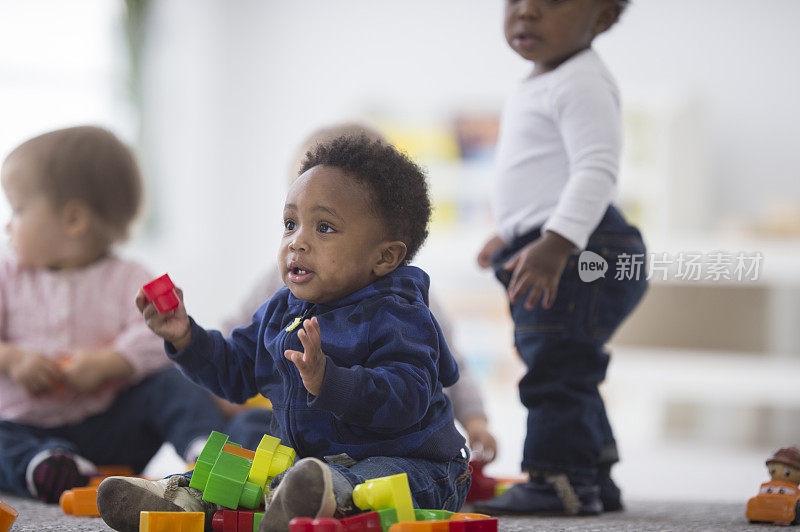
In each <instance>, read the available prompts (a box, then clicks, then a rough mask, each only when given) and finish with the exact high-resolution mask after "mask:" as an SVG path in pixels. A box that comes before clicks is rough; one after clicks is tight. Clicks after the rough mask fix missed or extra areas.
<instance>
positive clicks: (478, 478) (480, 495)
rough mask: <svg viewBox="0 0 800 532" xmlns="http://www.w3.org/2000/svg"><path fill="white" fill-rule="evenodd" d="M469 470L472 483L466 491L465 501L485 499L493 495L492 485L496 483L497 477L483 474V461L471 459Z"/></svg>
mask: <svg viewBox="0 0 800 532" xmlns="http://www.w3.org/2000/svg"><path fill="white" fill-rule="evenodd" d="M469 470H470V474H471V476H472V484H471V485H470V487H469V491H468V492H467V502H472V501H485V500H487V499H491V498H492V497H494V487H495V486H496V485H497V479H494V478H492V477H487V476H486V475H484V474H483V463H482V462H478V461H477V460H471V461H470V463H469Z"/></svg>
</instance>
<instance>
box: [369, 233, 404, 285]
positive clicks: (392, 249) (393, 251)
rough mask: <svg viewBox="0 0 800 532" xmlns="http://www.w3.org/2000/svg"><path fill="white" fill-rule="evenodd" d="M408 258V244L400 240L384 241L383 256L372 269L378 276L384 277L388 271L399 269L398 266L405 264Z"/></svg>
mask: <svg viewBox="0 0 800 532" xmlns="http://www.w3.org/2000/svg"><path fill="white" fill-rule="evenodd" d="M405 258H406V245H405V243H404V242H401V241H400V240H395V241H392V242H384V243H382V244H381V256H380V258H379V259H378V262H376V263H375V266H374V267H373V268H372V271H373V272H374V273H375V275H377V276H378V277H383V276H384V275H386V274H387V273H391V272H393V271H394V270H396V269H397V267H398V266H400V265H401V264H403V260H404V259H405Z"/></svg>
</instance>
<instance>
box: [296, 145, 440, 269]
mask: <svg viewBox="0 0 800 532" xmlns="http://www.w3.org/2000/svg"><path fill="white" fill-rule="evenodd" d="M321 165H322V166H332V167H335V168H340V169H341V170H343V171H344V172H346V173H347V174H349V175H350V176H352V177H353V178H354V179H356V181H358V182H359V183H362V184H364V185H366V186H367V187H369V189H371V190H372V206H373V211H374V213H375V215H377V216H379V217H380V218H381V219H383V221H384V225H385V226H386V231H387V232H388V234H389V238H391V239H392V240H400V241H402V242H403V243H404V244H405V245H406V256H405V259H404V261H403V263H404V264H408V263H409V262H410V261H411V260H412V259H413V258H414V255H416V253H417V251H418V250H419V248H420V247H421V246H422V244H423V242H425V238H427V236H428V221H429V220H430V217H431V202H430V198H429V197H428V184H427V182H426V180H425V172H423V171H422V169H421V168H420V167H419V166H418V165H417V164H416V163H414V162H413V161H412V160H411V159H410V158H409V157H408V156H406V155H405V154H403V153H400V152H399V151H397V149H395V148H394V147H393V146H391V145H389V144H386V143H384V142H382V141H380V140H372V139H370V138H368V137H367V136H366V135H360V136H357V137H356V136H342V137H339V138H336V139H334V140H332V141H330V142H326V143H323V144H320V145H318V146H317V147H316V148H315V149H314V150H313V151H309V152H308V153H306V158H305V160H304V161H303V163H302V165H301V166H300V173H301V174H302V173H303V172H305V171H306V170H308V169H309V168H313V167H314V166H321Z"/></svg>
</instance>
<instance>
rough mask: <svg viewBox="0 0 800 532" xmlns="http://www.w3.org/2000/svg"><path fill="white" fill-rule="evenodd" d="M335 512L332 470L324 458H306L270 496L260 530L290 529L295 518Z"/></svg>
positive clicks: (329, 515) (276, 530)
mask: <svg viewBox="0 0 800 532" xmlns="http://www.w3.org/2000/svg"><path fill="white" fill-rule="evenodd" d="M335 511H336V500H335V498H334V495H333V481H332V480H331V470H330V469H328V466H327V465H325V463H324V462H323V461H322V460H318V459H316V458H303V459H302V460H300V461H298V462H297V463H296V464H295V465H294V466H293V467H292V468H291V469H289V470H288V471H286V475H285V476H284V477H283V479H282V480H281V483H280V484H279V485H278V487H277V489H276V490H275V491H274V492H272V494H271V495H270V500H269V501H267V509H266V511H265V512H264V517H263V519H261V524H260V525H259V527H258V532H286V531H287V530H289V521H291V520H292V519H294V518H295V517H311V518H317V517H333V513H334V512H335Z"/></svg>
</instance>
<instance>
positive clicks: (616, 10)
mask: <svg viewBox="0 0 800 532" xmlns="http://www.w3.org/2000/svg"><path fill="white" fill-rule="evenodd" d="M621 14H622V6H621V5H620V3H619V2H606V4H605V5H604V6H603V8H602V9H601V11H600V13H599V15H598V16H597V21H596V22H595V28H594V34H595V35H600V34H601V33H603V32H604V31H606V30H608V29H609V28H610V27H611V26H613V25H614V24H616V23H617V21H618V20H619V17H620V15H621Z"/></svg>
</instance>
